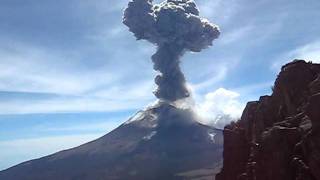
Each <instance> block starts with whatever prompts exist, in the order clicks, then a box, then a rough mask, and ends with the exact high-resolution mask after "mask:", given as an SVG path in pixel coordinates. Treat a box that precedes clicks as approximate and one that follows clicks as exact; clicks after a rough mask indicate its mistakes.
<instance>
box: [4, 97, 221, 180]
mask: <svg viewBox="0 0 320 180" xmlns="http://www.w3.org/2000/svg"><path fill="white" fill-rule="evenodd" d="M222 144H223V140H222V131H221V130H218V129H215V128H212V127H209V126H206V125H202V124H200V123H198V122H197V121H195V116H194V113H193V112H192V111H190V110H189V109H179V108H176V107H175V106H173V105H170V104H168V103H158V104H156V105H154V106H152V107H149V108H147V109H146V110H143V111H139V112H138V113H137V114H136V115H135V116H133V117H132V118H130V119H129V120H128V121H127V122H125V123H124V124H122V125H120V126H119V127H118V128H116V129H115V130H113V131H112V132H110V133H108V134H107V135H105V136H103V137H101V138H99V139H97V140H95V141H92V142H89V143H87V144H84V145H81V146H79V147H76V148H73V149H70V150H65V151H61V152H58V153H56V154H53V155H50V156H46V157H43V158H40V159H36V160H32V161H28V162H25V163H22V164H19V165H17V166H14V167H12V168H9V169H7V170H5V171H1V172H0V179H1V180H2V179H3V180H44V179H45V180H57V179H59V180H106V179H108V180H112V179H121V180H130V179H137V180H138V179H139V180H141V179H150V180H152V179H161V180H163V179H185V177H192V175H194V176H196V177H202V176H203V177H210V178H212V177H213V176H214V171H215V169H217V168H219V164H220V163H221V161H222Z"/></svg>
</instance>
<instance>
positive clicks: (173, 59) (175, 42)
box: [123, 0, 220, 102]
mask: <svg viewBox="0 0 320 180" xmlns="http://www.w3.org/2000/svg"><path fill="white" fill-rule="evenodd" d="M123 23H124V24H125V25H126V26H128V27H129V30H130V31H131V32H132V33H133V34H134V35H135V37H136V38H137V40H140V39H144V40H147V41H149V42H151V43H153V44H155V45H156V46H157V52H156V53H155V54H154V55H153V56H152V61H153V63H154V69H155V70H156V71H159V72H160V74H159V75H157V77H156V78H155V83H156V84H157V85H158V88H157V90H156V91H155V92H154V94H155V96H156V97H157V98H159V99H160V100H162V101H169V102H173V101H176V100H179V99H182V98H186V97H189V96H190V93H189V92H188V90H187V88H186V80H185V77H184V75H183V73H182V72H181V69H180V66H179V64H180V57H181V56H182V55H183V54H184V52H185V51H192V52H200V51H201V50H202V49H205V48H207V47H209V46H211V45H212V41H213V40H214V39H216V38H218V36H219V34H220V32H219V28H218V26H217V25H214V24H212V23H210V22H209V21H208V20H207V19H204V18H201V17H199V10H198V8H197V6H196V4H195V2H194V1H193V0H166V1H164V2H162V3H160V4H155V5H153V3H152V0H131V1H130V2H129V4H128V7H127V8H126V9H125V11H124V16H123Z"/></svg>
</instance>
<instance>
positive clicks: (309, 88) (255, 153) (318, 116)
mask: <svg viewBox="0 0 320 180" xmlns="http://www.w3.org/2000/svg"><path fill="white" fill-rule="evenodd" d="M223 156H224V162H223V164H224V165H223V169H222V171H221V173H219V174H218V175H217V177H216V179H218V180H320V64H312V63H306V62H305V61H302V60H295V61H293V62H291V63H289V64H287V65H285V66H283V67H282V70H281V72H280V74H279V76H278V78H277V80H276V82H275V85H274V87H273V93H272V95H271V96H262V97H261V98H260V100H259V101H255V102H249V103H248V104H247V107H246V108H245V110H244V112H243V114H242V117H241V120H239V121H238V122H236V123H231V124H230V125H227V126H226V127H225V129H224V153H223Z"/></svg>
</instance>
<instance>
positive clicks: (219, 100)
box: [196, 88, 245, 127]
mask: <svg viewBox="0 0 320 180" xmlns="http://www.w3.org/2000/svg"><path fill="white" fill-rule="evenodd" d="M239 97H240V94H239V93H237V92H234V91H230V90H227V89H224V88H219V89H217V90H215V91H213V92H210V93H207V94H206V95H205V96H204V99H203V100H201V101H200V103H198V104H197V106H196V110H197V113H198V114H199V115H200V116H201V117H202V122H203V123H205V124H219V126H220V127H221V126H223V125H225V124H227V123H229V122H230V121H231V120H237V119H238V118H240V116H241V114H242V111H243V109H244V107H245V105H244V104H243V103H241V102H240V100H239ZM222 116H224V117H225V118H221V117H222ZM227 117H228V118H227ZM219 121H220V122H219ZM221 121H224V122H221Z"/></svg>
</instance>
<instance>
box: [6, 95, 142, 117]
mask: <svg viewBox="0 0 320 180" xmlns="http://www.w3.org/2000/svg"><path fill="white" fill-rule="evenodd" d="M115 98H116V97H115ZM146 103H148V101H146V100H142V99H130V100H125V99H104V98H97V97H70V98H69V97H67V98H53V99H45V100H34V101H24V100H19V101H4V102H0V109H1V112H0V114H28V113H70V112H111V111H120V110H132V109H137V108H141V107H144V106H145V104H146Z"/></svg>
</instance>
